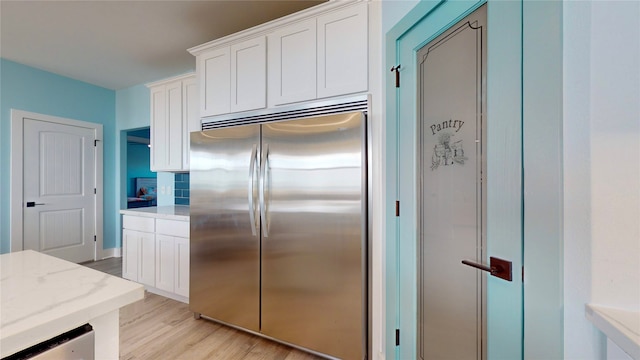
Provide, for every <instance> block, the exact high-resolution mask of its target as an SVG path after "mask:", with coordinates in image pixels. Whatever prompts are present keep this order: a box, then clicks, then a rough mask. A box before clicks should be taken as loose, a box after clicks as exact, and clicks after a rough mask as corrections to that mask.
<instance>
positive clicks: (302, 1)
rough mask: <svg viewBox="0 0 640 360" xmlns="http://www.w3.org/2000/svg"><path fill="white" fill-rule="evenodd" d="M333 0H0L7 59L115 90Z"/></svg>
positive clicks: (166, 73)
mask: <svg viewBox="0 0 640 360" xmlns="http://www.w3.org/2000/svg"><path fill="white" fill-rule="evenodd" d="M323 1H325V0H285V1H271V0H257V1H256V0H252V1H249V0H246V1H245V0H237V1H220V0H215V1H212V0H208V1H207V0H201V1H191V0H181V1H164V0H138V1H122V0H81V1H78V0H75V1H59V0H46V1H28V0H0V56H1V57H3V58H5V59H7V60H11V61H15V62H18V63H21V64H25V65H28V66H32V67H35V68H38V69H42V70H46V71H49V72H53V73H56V74H59V75H62V76H66V77H69V78H73V79H76V80H80V81H84V82H87V83H90V84H94V85H98V86H101V87H105V88H108V89H112V90H119V89H123V88H127V87H130V86H133V85H138V84H143V83H147V82H151V81H155V80H160V79H163V78H166V77H170V76H174V75H178V74H182V73H185V72H188V71H191V70H194V69H195V58H194V57H193V56H192V55H191V54H189V53H188V52H187V49H188V48H190V47H193V46H196V45H200V44H203V43H206V42H208V41H211V40H214V39H218V38H220V37H223V36H225V35H229V34H232V33H234V32H237V31H240V30H243V29H247V28H250V27H252V26H255V25H258V24H261V23H264V22H267V21H269V20H273V19H276V18H279V17H281V16H284V15H287V14H290V13H293V12H296V11H299V10H302V9H304V8H307V7H311V6H314V5H317V4H319V3H321V2H323Z"/></svg>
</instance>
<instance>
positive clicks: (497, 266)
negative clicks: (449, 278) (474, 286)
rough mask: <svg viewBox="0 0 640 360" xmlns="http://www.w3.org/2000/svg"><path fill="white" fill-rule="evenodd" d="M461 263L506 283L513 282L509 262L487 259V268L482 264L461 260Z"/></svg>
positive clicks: (492, 258)
mask: <svg viewBox="0 0 640 360" xmlns="http://www.w3.org/2000/svg"><path fill="white" fill-rule="evenodd" d="M462 263H463V264H465V265H468V266H471V267H474V268H476V269H480V270H482V271H487V272H489V273H490V274H491V275H492V276H495V277H499V278H500V279H504V280H507V281H513V277H512V271H511V261H508V260H503V259H498V258H495V257H490V258H489V266H487V265H484V264H478V263H476V262H473V261H470V260H462Z"/></svg>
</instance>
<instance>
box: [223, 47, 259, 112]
mask: <svg viewBox="0 0 640 360" xmlns="http://www.w3.org/2000/svg"><path fill="white" fill-rule="evenodd" d="M266 56H267V53H266V41H265V37H264V36H261V37H258V38H255V39H251V40H247V41H243V42H241V43H238V44H235V45H233V46H231V112H237V111H246V110H254V109H260V108H264V107H266V105H267V104H266V103H267V83H266V80H267V58H266Z"/></svg>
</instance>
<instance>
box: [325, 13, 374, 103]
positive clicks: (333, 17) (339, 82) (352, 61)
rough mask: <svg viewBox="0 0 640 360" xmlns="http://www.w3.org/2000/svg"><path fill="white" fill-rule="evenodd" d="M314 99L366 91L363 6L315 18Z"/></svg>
mask: <svg viewBox="0 0 640 360" xmlns="http://www.w3.org/2000/svg"><path fill="white" fill-rule="evenodd" d="M317 21H318V97H319V98H324V97H330V96H337V95H344V94H350V93H355V92H361V91H366V90H367V88H368V86H367V76H368V67H367V56H368V53H367V49H368V36H367V33H368V30H367V3H360V4H357V5H356V6H351V7H348V8H345V9H342V10H337V11H334V12H330V13H327V14H325V15H320V16H318V19H317Z"/></svg>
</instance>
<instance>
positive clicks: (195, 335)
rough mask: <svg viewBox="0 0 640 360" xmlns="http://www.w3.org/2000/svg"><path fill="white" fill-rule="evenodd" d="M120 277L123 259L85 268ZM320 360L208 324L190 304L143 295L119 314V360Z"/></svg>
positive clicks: (149, 294) (257, 337) (228, 328)
mask: <svg viewBox="0 0 640 360" xmlns="http://www.w3.org/2000/svg"><path fill="white" fill-rule="evenodd" d="M82 265H85V266H88V267H90V268H93V269H96V270H99V271H103V272H106V273H109V274H111V275H115V276H119V277H121V276H122V258H109V259H106V260H101V261H96V262H91V263H85V264H82ZM141 359H145V360H146V359H154V360H155V359H167V360H179V359H180V360H182V359H184V360H200V359H202V360H205V359H206V360H209V359H216V360H218V359H219V360H318V359H322V358H321V357H318V356H315V355H312V354H308V353H305V352H303V351H300V350H297V349H294V348H291V347H289V346H286V345H282V344H279V343H276V342H273V341H271V340H267V339H263V338H261V337H259V336H255V335H251V334H248V333H245V332H243V331H240V330H236V329H233V328H230V327H228V326H224V325H221V324H217V323H215V322H213V321H208V320H205V319H200V320H195V319H194V318H193V313H192V312H190V311H189V305H187V304H184V303H181V302H178V301H175V300H171V299H168V298H165V297H163V296H159V295H155V294H152V293H149V292H146V291H145V298H144V300H141V301H138V302H137V303H134V304H131V305H128V306H125V307H123V308H122V309H121V310H120V360H141Z"/></svg>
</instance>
